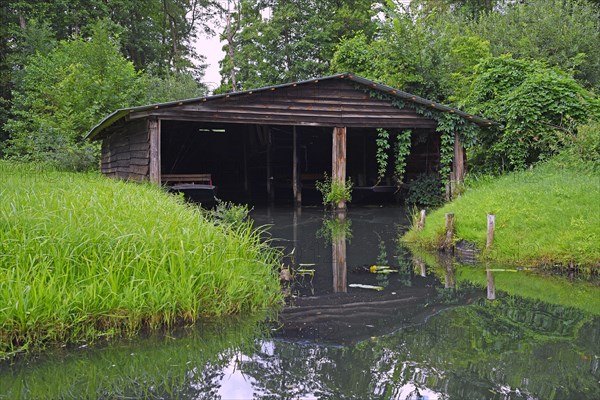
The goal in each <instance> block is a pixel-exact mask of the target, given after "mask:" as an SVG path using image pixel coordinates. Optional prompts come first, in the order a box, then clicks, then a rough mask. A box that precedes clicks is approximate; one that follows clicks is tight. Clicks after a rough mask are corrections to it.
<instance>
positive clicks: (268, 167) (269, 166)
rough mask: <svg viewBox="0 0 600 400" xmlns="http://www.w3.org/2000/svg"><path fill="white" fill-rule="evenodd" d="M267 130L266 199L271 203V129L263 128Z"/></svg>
mask: <svg viewBox="0 0 600 400" xmlns="http://www.w3.org/2000/svg"><path fill="white" fill-rule="evenodd" d="M265 129H266V130H267V199H268V201H269V203H272V202H273V200H274V198H275V194H274V193H273V174H272V171H271V128H269V127H265Z"/></svg>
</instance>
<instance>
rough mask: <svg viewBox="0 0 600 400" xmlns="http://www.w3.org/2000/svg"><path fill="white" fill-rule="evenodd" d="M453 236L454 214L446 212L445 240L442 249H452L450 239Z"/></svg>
mask: <svg viewBox="0 0 600 400" xmlns="http://www.w3.org/2000/svg"><path fill="white" fill-rule="evenodd" d="M453 238H454V214H452V213H448V214H446V240H444V249H445V250H451V249H452V239H453Z"/></svg>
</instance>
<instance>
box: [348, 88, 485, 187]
mask: <svg viewBox="0 0 600 400" xmlns="http://www.w3.org/2000/svg"><path fill="white" fill-rule="evenodd" d="M357 88H358V89H360V90H363V91H365V92H367V93H368V94H369V96H371V97H372V98H376V99H380V100H386V101H389V102H390V103H391V104H392V105H393V106H394V107H396V108H399V109H402V108H407V107H409V108H412V109H414V110H415V111H416V112H417V114H419V115H422V116H423V117H425V118H431V119H434V120H435V121H437V123H438V124H437V128H436V131H437V132H438V133H440V169H439V173H440V176H441V179H442V185H443V186H445V185H446V184H448V183H449V179H450V170H451V166H452V161H453V159H454V134H455V133H458V136H459V138H460V139H461V141H462V143H463V145H464V146H465V147H469V146H471V145H473V144H474V142H475V138H476V136H477V134H478V132H479V127H478V126H477V125H476V124H474V123H472V122H469V121H467V120H466V119H465V118H463V117H461V116H459V115H456V114H455V113H449V112H443V111H440V110H435V109H431V108H428V107H424V106H422V105H419V104H415V103H413V102H404V101H403V100H402V99H399V98H398V97H395V96H392V95H388V94H386V93H383V92H381V91H378V90H375V89H368V88H365V87H364V86H357ZM386 165H387V164H386ZM443 186H442V187H441V188H440V189H441V190H443V189H444V187H443Z"/></svg>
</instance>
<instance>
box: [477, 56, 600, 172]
mask: <svg viewBox="0 0 600 400" xmlns="http://www.w3.org/2000/svg"><path fill="white" fill-rule="evenodd" d="M467 104H468V105H470V110H471V111H473V112H475V113H479V114H482V115H484V116H486V117H488V118H490V119H492V120H494V121H496V122H498V123H499V124H500V125H499V126H497V127H494V128H490V129H486V130H482V132H481V134H480V136H479V137H478V140H477V141H478V143H477V144H476V145H475V146H473V147H472V152H471V156H472V157H471V158H470V160H471V162H472V165H473V166H474V167H475V168H476V169H477V170H478V171H479V172H485V173H495V174H497V173H499V172H502V171H510V170H519V169H524V168H526V167H529V166H531V165H533V164H535V163H537V162H538V161H542V160H546V159H548V158H549V157H551V156H552V155H555V154H558V153H559V152H560V151H561V150H562V149H563V148H564V147H565V146H568V145H570V143H571V142H572V139H573V137H574V136H575V135H576V133H577V127H578V125H581V124H585V123H586V122H588V121H589V120H590V119H592V118H594V117H595V116H596V117H597V116H598V115H599V113H600V103H599V102H598V99H596V98H594V95H593V94H592V93H590V92H588V91H587V90H586V89H584V88H583V87H582V86H581V85H579V84H578V83H577V82H576V81H575V80H574V79H573V78H572V77H571V76H570V75H569V74H567V73H566V72H564V71H562V70H560V69H559V68H557V67H554V68H551V67H548V66H547V65H546V64H544V63H542V62H539V61H535V60H515V59H513V58H512V57H511V56H510V55H505V56H501V57H495V58H489V59H487V60H485V61H483V62H482V63H480V64H479V65H478V66H477V67H476V72H475V77H474V81H473V85H472V87H471V94H470V96H469V97H468V98H467Z"/></svg>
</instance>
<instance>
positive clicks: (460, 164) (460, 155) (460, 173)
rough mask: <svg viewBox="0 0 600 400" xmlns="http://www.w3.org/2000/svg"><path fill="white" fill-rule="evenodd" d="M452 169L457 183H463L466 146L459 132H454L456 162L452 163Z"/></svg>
mask: <svg viewBox="0 0 600 400" xmlns="http://www.w3.org/2000/svg"><path fill="white" fill-rule="evenodd" d="M452 169H453V171H452V172H454V180H455V181H456V183H462V182H463V181H464V178H465V148H464V147H463V144H462V141H461V140H460V136H459V134H458V132H456V133H454V162H453V163H452Z"/></svg>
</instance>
